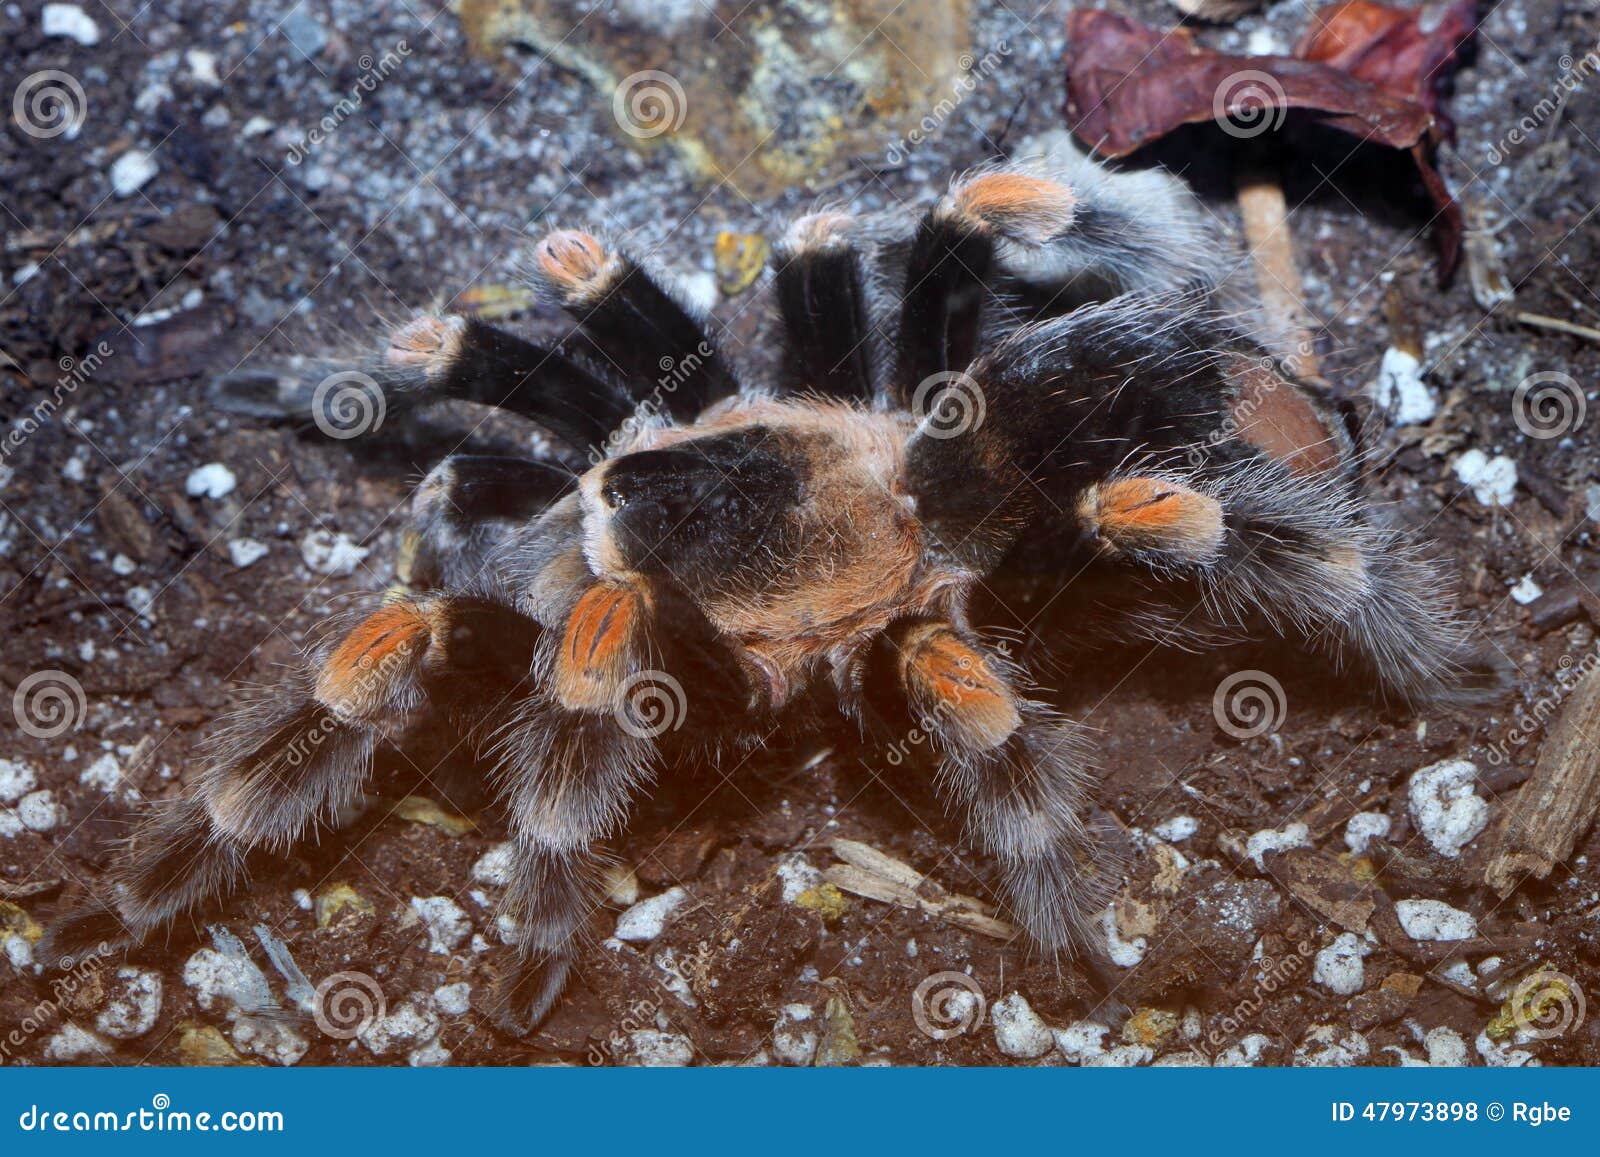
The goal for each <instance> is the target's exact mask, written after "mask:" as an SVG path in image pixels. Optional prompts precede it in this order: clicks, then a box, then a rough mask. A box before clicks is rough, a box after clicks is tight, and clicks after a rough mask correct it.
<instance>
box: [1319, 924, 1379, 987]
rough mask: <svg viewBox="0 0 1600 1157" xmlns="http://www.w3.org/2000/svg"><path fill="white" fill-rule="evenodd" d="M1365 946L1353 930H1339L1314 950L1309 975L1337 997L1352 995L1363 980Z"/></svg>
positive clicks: (1361, 985)
mask: <svg viewBox="0 0 1600 1157" xmlns="http://www.w3.org/2000/svg"><path fill="white" fill-rule="evenodd" d="M1366 954H1367V946H1366V944H1364V943H1363V942H1362V940H1361V938H1360V937H1359V936H1357V935H1356V934H1355V933H1354V932H1343V933H1340V934H1339V936H1338V937H1336V938H1335V939H1334V942H1333V943H1332V944H1330V945H1328V947H1326V948H1324V949H1323V950H1322V951H1320V952H1318V953H1317V960H1316V964H1315V965H1314V966H1313V968H1312V972H1311V976H1312V979H1314V980H1315V981H1316V982H1317V983H1318V984H1320V985H1322V987H1324V988H1326V989H1327V990H1328V991H1330V992H1333V993H1337V994H1338V995H1339V996H1354V995H1355V994H1356V993H1358V992H1360V991H1361V989H1362V987H1363V986H1364V985H1365V984H1366V982H1367V969H1366V965H1365V964H1363V963H1362V957H1364V956H1366Z"/></svg>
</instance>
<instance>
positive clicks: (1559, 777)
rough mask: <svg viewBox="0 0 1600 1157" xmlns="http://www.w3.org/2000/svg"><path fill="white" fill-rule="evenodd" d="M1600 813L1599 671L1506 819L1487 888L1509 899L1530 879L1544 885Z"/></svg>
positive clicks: (1548, 742)
mask: <svg viewBox="0 0 1600 1157" xmlns="http://www.w3.org/2000/svg"><path fill="white" fill-rule="evenodd" d="M1597 812H1600V668H1591V669H1590V670H1589V671H1588V672H1587V673H1585V674H1584V675H1583V677H1582V678H1581V679H1579V680H1578V681H1577V684H1576V685H1575V686H1574V687H1573V688H1572V690H1571V692H1570V693H1569V694H1568V696H1567V701H1566V704H1565V705H1564V706H1563V707H1562V709H1561V713H1560V714H1559V715H1558V716H1557V717H1556V721H1555V724H1554V725H1553V726H1552V727H1551V728H1550V734H1549V736H1548V737H1547V738H1546V739H1545V741H1544V745H1543V747H1541V748H1540V750H1539V759H1538V762H1537V763H1535V764H1534V768H1533V776H1532V778H1530V779H1529V780H1528V782H1527V783H1526V784H1524V785H1523V787H1522V789H1521V790H1520V791H1518V792H1517V798H1516V801H1515V802H1514V803H1513V804H1512V805H1511V807H1510V808H1509V809H1508V810H1507V811H1506V814H1505V815H1504V816H1503V817H1502V818H1501V820H1500V823H1499V825H1498V827H1497V831H1496V837H1497V838H1496V842H1495V850H1494V854H1493V855H1492V856H1491V857H1490V859H1489V865H1488V867H1487V868H1485V869H1484V873H1483V878H1484V882H1485V883H1487V884H1488V885H1489V887H1491V888H1493V889H1494V890H1495V891H1496V892H1498V893H1499V894H1500V896H1501V897H1505V896H1509V895H1510V894H1511V893H1512V892H1513V891H1515V890H1516V887H1517V885H1518V884H1520V883H1522V881H1523V880H1524V879H1526V878H1528V877H1529V876H1532V877H1534V878H1535V879H1539V880H1542V879H1544V878H1545V877H1546V876H1548V875H1549V874H1550V872H1551V871H1552V870H1553V869H1554V868H1555V866H1556V865H1557V864H1559V863H1562V862H1563V861H1565V860H1566V859H1567V858H1568V857H1569V856H1571V855H1572V850H1573V848H1574V847H1575V846H1576V845H1577V843H1578V841H1579V840H1580V839H1582V838H1583V836H1584V835H1585V834H1586V833H1587V832H1588V830H1589V828H1590V827H1591V826H1592V825H1593V824H1594V821H1595V815H1596V813H1597Z"/></svg>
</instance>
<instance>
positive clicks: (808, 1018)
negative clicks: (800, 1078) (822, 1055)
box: [772, 1004, 817, 1068]
mask: <svg viewBox="0 0 1600 1157" xmlns="http://www.w3.org/2000/svg"><path fill="white" fill-rule="evenodd" d="M815 1018H816V1013H815V1011H814V1010H813V1009H812V1008H811V1006H810V1005H808V1004H786V1005H784V1006H783V1009H782V1010H781V1011H780V1012H779V1013H778V1020H777V1023H775V1024H774V1025H773V1026H772V1052H773V1054H774V1055H775V1056H776V1057H777V1058H778V1060H779V1061H780V1062H781V1063H782V1064H786V1065H794V1066H796V1067H798V1068H804V1067H805V1066H807V1065H809V1064H810V1063H811V1062H812V1061H813V1060H814V1059H816V1055H817V1033H816V1030H815V1029H814V1028H812V1027H809V1026H810V1025H811V1024H812V1022H813V1021H814V1020H815Z"/></svg>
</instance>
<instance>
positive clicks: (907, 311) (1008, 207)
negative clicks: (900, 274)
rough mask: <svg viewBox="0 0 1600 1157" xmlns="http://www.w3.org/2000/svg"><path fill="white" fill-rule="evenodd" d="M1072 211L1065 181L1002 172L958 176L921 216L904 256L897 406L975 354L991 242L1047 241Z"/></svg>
mask: <svg viewBox="0 0 1600 1157" xmlns="http://www.w3.org/2000/svg"><path fill="white" fill-rule="evenodd" d="M1076 212H1077V199H1076V197H1075V196H1074V195H1073V192H1072V190H1071V189H1069V188H1068V187H1067V186H1065V185H1061V184H1058V183H1057V182H1055V181H1051V180H1047V179H1045V178H1043V177H1037V176H1032V175H1030V174H1027V173H1022V172H1016V171H1011V170H1003V169H1002V170H996V171H990V172H984V173H979V174H977V175H975V176H970V177H967V178H964V179H962V180H960V181H957V182H956V183H955V184H954V185H952V186H951V188H950V192H949V193H948V194H947V195H945V196H944V197H942V198H940V200H939V201H938V202H937V203H936V204H935V205H934V206H933V207H932V208H931V209H930V210H929V211H928V212H927V213H926V214H925V215H924V216H923V218H922V220H921V222H919V224H918V225H917V230H916V235H915V236H914V238H913V239H912V242H911V250H910V253H909V255H908V256H907V259H906V274H905V278H906V280H905V293H904V297H903V300H902V303H901V310H900V325H899V330H898V333H897V335H896V346H897V367H896V379H897V384H898V386H899V389H900V390H901V391H902V394H903V397H902V399H901V401H902V402H903V403H910V402H912V401H913V400H919V401H920V400H923V399H914V397H913V392H914V391H916V389H917V388H918V386H919V384H921V383H925V382H927V381H929V379H930V378H932V377H933V375H935V374H954V373H958V372H960V371H963V370H965V369H966V368H967V366H968V365H969V364H970V363H971V362H972V360H973V359H974V358H975V357H976V356H977V355H978V352H979V348H980V344H981V339H982V336H983V323H984V312H985V310H986V308H988V307H989V306H990V305H991V304H992V300H991V299H993V297H994V290H993V283H994V279H995V274H996V270H995V254H996V246H997V243H998V241H999V240H1000V239H1002V238H1004V239H1006V240H1010V241H1014V242H1016V243H1018V244H1019V245H1023V246H1039V245H1043V244H1046V243H1047V242H1049V241H1051V240H1052V239H1054V238H1056V237H1058V236H1059V235H1060V234H1062V233H1063V232H1064V231H1066V230H1067V229H1069V228H1070V227H1071V225H1072V223H1073V220H1074V218H1075V216H1076Z"/></svg>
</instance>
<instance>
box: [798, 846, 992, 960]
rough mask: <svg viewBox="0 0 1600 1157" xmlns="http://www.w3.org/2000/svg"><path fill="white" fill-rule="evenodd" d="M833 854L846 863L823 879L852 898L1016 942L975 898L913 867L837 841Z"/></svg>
mask: <svg viewBox="0 0 1600 1157" xmlns="http://www.w3.org/2000/svg"><path fill="white" fill-rule="evenodd" d="M830 846H831V847H832V848H833V854H834V855H836V856H838V857H839V858H840V859H841V860H843V861H844V863H842V864H835V865H833V866H832V867H831V868H829V869H827V871H825V872H823V873H822V876H823V879H825V880H827V881H828V883H830V884H832V885H833V886H834V887H835V888H838V889H839V890H840V891H841V892H849V893H850V894H851V895H852V896H861V897H863V898H864V899H867V900H876V901H878V902H879V903H880V904H893V905H895V906H896V907H899V908H906V909H910V910H913V911H917V910H920V911H923V912H926V913H927V914H928V915H930V916H932V917H934V918H935V919H938V920H943V921H944V922H945V923H946V924H951V925H954V926H955V927H957V928H965V929H966V930H967V931H969V932H976V933H978V934H979V935H980V936H991V937H993V938H994V939H996V940H1010V939H1012V938H1014V937H1015V936H1016V935H1017V930H1016V928H1015V927H1013V926H1012V925H1010V924H1008V923H1006V922H1005V921H1004V920H1001V919H999V918H998V917H996V916H995V914H994V909H993V908H992V907H990V906H989V905H988V904H985V903H984V902H983V901H982V900H979V899H977V898H976V897H973V896H963V895H961V894H960V893H959V892H947V891H945V890H944V889H943V888H942V887H940V886H939V885H938V884H937V883H935V882H934V881H933V880H930V879H929V878H928V877H926V876H924V875H923V874H922V873H921V872H919V871H917V870H916V869H915V868H913V867H912V866H911V865H910V864H907V863H904V862H903V861H900V860H897V859H895V858H894V857H893V856H890V855H888V854H886V853H884V852H880V851H879V850H878V849H877V848H874V847H872V846H871V845H869V844H863V843H861V842H860V841H858V840H845V839H838V840H834V841H833V843H832V844H831V845H830Z"/></svg>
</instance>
